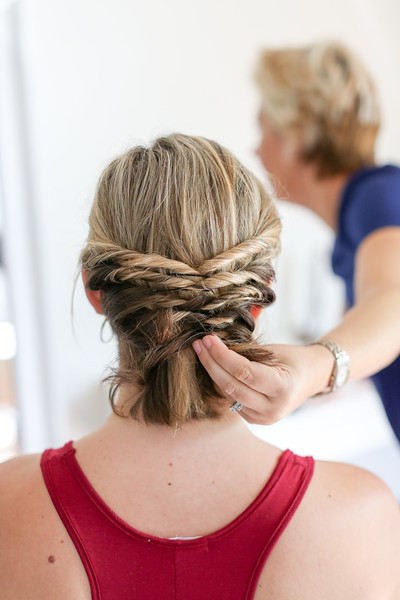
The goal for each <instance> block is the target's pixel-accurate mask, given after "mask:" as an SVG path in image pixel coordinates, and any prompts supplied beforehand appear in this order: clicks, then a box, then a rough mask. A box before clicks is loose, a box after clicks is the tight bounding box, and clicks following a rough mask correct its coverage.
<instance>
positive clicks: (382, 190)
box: [332, 165, 400, 441]
mask: <svg viewBox="0 0 400 600" xmlns="http://www.w3.org/2000/svg"><path fill="white" fill-rule="evenodd" d="M395 225H397V226H400V168H399V167H395V166H392V165H386V166H384V167H370V168H367V169H363V170H361V171H359V172H358V173H356V174H355V175H353V176H352V177H351V178H350V179H349V181H348V183H347V185H346V187H345V190H344V192H343V196H342V200H341V205H340V209H339V223H338V234H337V238H336V241H335V246H334V249H333V254H332V267H333V271H334V272H335V273H336V274H337V275H339V276H340V277H341V278H342V279H343V280H344V282H345V285H346V297H347V302H348V306H349V308H350V307H351V306H353V304H354V287H353V284H354V261H355V255H356V252H357V249H358V247H359V245H360V244H361V242H362V241H363V240H364V238H366V237H367V235H368V234H370V233H371V232H372V231H375V230H376V229H380V228H382V227H390V226H395ZM399 268H400V265H399ZM399 337H400V331H399ZM372 380H373V382H374V384H375V387H376V389H377V391H378V393H379V395H380V397H381V398H382V402H383V405H384V407H385V410H386V414H387V416H388V419H389V421H390V424H391V425H392V427H393V430H394V432H395V434H396V436H397V438H398V440H399V441H400V356H399V357H398V358H397V359H396V360H395V361H394V362H393V363H392V364H391V365H389V366H388V367H386V368H385V369H383V370H382V371H380V372H379V373H377V374H376V375H373V376H372Z"/></svg>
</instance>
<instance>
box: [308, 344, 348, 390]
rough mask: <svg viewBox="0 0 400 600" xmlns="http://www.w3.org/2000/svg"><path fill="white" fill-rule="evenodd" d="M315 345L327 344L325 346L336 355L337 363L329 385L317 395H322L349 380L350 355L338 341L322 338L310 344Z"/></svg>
mask: <svg viewBox="0 0 400 600" xmlns="http://www.w3.org/2000/svg"><path fill="white" fill-rule="evenodd" d="M314 345H319V346H325V348H328V350H330V351H331V352H332V354H333V356H334V357H335V364H334V366H333V371H332V373H331V376H330V378H329V382H328V386H327V387H326V388H325V389H324V390H322V392H319V393H318V394H316V395H317V396H321V395H322V394H330V393H331V392H334V391H335V390H337V389H338V388H341V387H343V386H344V384H345V383H346V381H347V380H348V378H349V375H350V357H349V355H348V354H347V352H346V351H345V350H343V348H341V347H340V346H339V344H337V343H336V342H331V341H330V340H320V341H318V342H312V343H311V344H310V346H314Z"/></svg>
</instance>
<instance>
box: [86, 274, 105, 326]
mask: <svg viewBox="0 0 400 600" xmlns="http://www.w3.org/2000/svg"><path fill="white" fill-rule="evenodd" d="M82 279H83V285H84V286H85V292H86V296H87V299H88V300H89V302H90V304H91V305H92V306H93V308H94V310H95V311H96V312H97V313H99V315H102V314H103V311H102V310H101V302H100V290H91V289H89V288H88V287H87V286H86V282H87V279H88V272H87V271H86V269H82Z"/></svg>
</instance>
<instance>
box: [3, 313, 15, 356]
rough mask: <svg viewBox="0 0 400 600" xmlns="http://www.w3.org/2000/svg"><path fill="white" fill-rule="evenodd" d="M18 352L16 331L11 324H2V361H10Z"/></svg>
mask: <svg viewBox="0 0 400 600" xmlns="http://www.w3.org/2000/svg"><path fill="white" fill-rule="evenodd" d="M16 352H17V339H16V337H15V329H14V326H13V325H12V324H11V323H7V322H0V360H9V359H10V358H13V357H14V356H15V354H16Z"/></svg>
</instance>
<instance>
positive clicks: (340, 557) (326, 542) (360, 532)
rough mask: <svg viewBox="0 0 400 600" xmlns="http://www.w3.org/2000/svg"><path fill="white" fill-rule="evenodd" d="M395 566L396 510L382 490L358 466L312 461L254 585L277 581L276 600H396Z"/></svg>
mask: <svg viewBox="0 0 400 600" xmlns="http://www.w3.org/2000/svg"><path fill="white" fill-rule="evenodd" d="M399 564H400V509H399V507H398V504H397V502H396V500H395V498H394V496H393V494H392V492H391V491H390V490H389V488H388V487H387V486H386V485H385V484H384V483H383V482H382V481H381V480H380V479H379V478H378V477H376V476H375V475H373V474H372V473H370V472H368V471H365V470H363V469H360V468H357V467H353V466H350V465H345V464H340V463H333V462H324V461H316V463H315V473H314V476H313V478H312V480H311V483H310V485H309V488H308V490H307V492H306V494H305V496H304V499H303V501H302V502H301V504H300V506H299V508H298V510H297V512H296V513H295V515H294V517H293V519H292V520H291V522H290V523H289V526H288V527H287V529H286V530H285V532H284V534H283V535H282V537H281V538H280V540H279V541H278V543H277V545H276V547H275V549H274V550H273V552H272V554H271V556H270V559H269V560H268V562H267V565H266V569H265V573H264V574H263V576H264V582H261V583H263V584H264V585H263V587H264V589H268V586H269V589H271V585H276V593H275V595H272V596H271V597H273V598H276V599H277V600H278V599H280V598H281V597H282V598H285V600H292V599H293V600H294V599H297V598H299V597H301V598H304V600H306V599H307V600H314V599H317V598H318V599H319V598H324V599H326V600H336V599H337V598H341V599H342V600H345V599H347V598H349V599H350V598H351V600H370V599H371V600H375V599H376V598H379V599H380V600H396V599H397V598H400V571H399ZM288 573H290V577H288ZM282 582H284V583H283V587H282ZM279 594H282V596H280V595H279ZM259 597H260V599H261V598H262V596H261V595H260V596H259ZM266 597H267V598H269V596H266Z"/></svg>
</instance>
